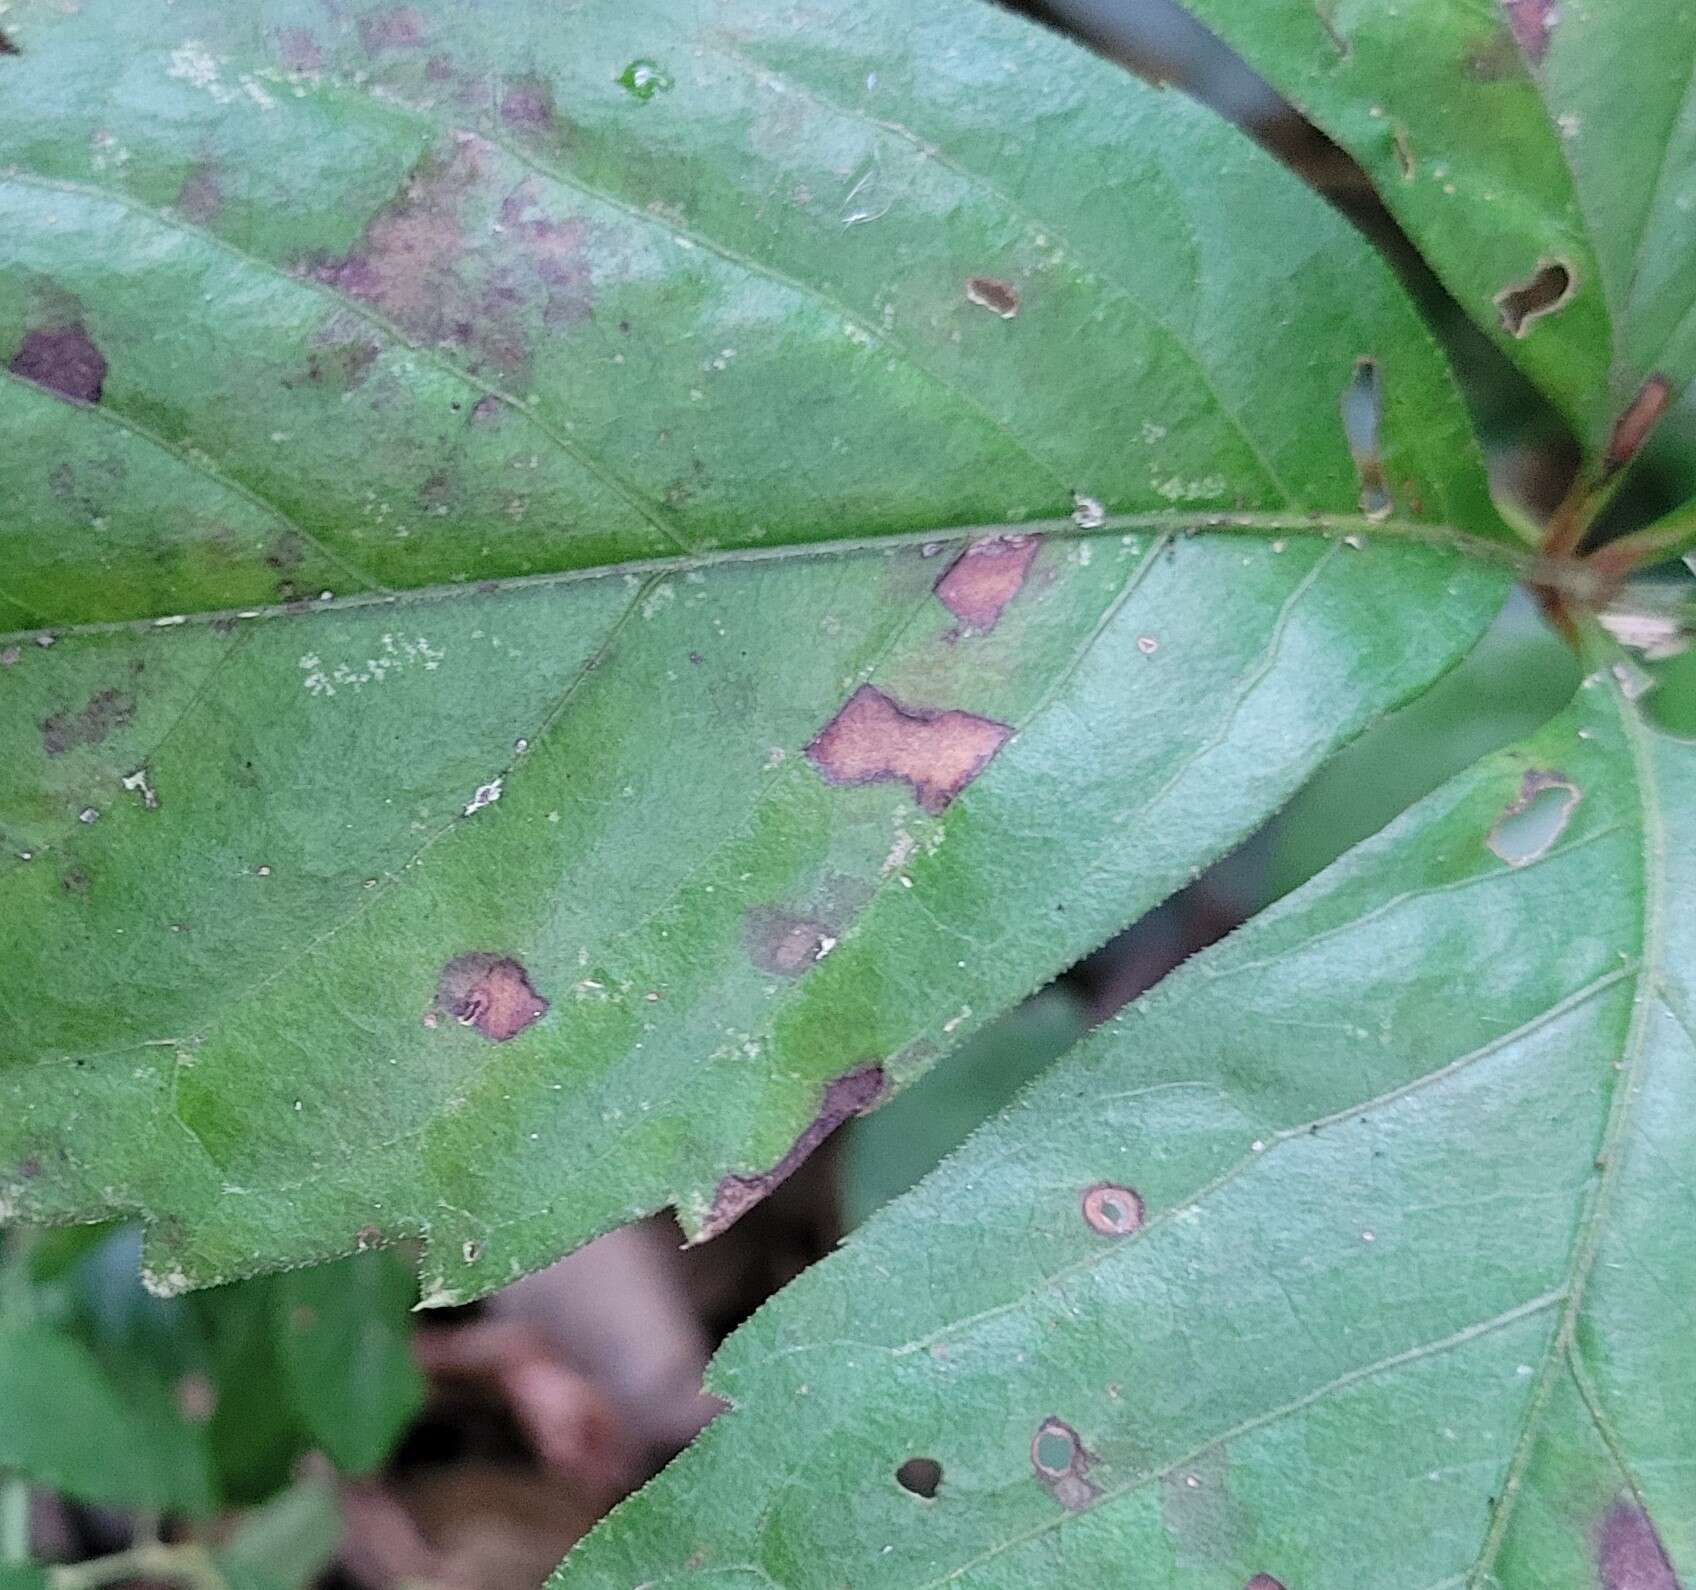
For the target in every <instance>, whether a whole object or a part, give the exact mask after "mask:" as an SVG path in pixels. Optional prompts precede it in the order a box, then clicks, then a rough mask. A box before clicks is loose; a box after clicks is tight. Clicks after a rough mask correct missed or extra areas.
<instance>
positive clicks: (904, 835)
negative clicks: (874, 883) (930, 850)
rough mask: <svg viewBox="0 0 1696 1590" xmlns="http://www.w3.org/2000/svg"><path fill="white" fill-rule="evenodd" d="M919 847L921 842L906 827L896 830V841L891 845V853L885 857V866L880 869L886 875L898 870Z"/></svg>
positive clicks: (910, 858)
mask: <svg viewBox="0 0 1696 1590" xmlns="http://www.w3.org/2000/svg"><path fill="white" fill-rule="evenodd" d="M918 847H919V842H918V840H916V839H915V838H914V837H913V836H912V835H911V834H910V833H908V832H907V830H906V829H905V828H902V829H899V830H897V831H896V835H895V843H894V844H893V845H891V846H890V849H889V854H888V855H887V856H885V857H884V858H883V866H882V867H881V868H880V869H879V870H880V871H881V872H882V874H883V876H884V877H886V878H887V877H888V876H889V875H890V873H892V872H898V871H900V869H901V868H902V867H904V866H906V865H907V863H908V862H909V861H911V860H912V858H913V852H914V851H915V850H917V849H918Z"/></svg>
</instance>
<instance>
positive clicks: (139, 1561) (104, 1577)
mask: <svg viewBox="0 0 1696 1590" xmlns="http://www.w3.org/2000/svg"><path fill="white" fill-rule="evenodd" d="M125 1579H173V1580H175V1581H176V1582H177V1583H178V1584H181V1585H183V1586H185V1587H186V1590H229V1586H228V1584H227V1582H226V1580H225V1578H224V1576H223V1574H221V1573H220V1572H219V1571H218V1565H217V1564H216V1563H215V1562H214V1561H213V1560H212V1558H211V1555H210V1554H209V1553H208V1552H207V1550H206V1548H205V1547H204V1546H201V1545H198V1544H196V1543H194V1542H184V1543H183V1544H182V1545H178V1546H167V1545H164V1544H162V1543H161V1542H159V1541H156V1540H155V1541H148V1542H146V1543H144V1544H143V1545H140V1546H132V1547H131V1548H130V1549H129V1550H128V1551H120V1552H115V1553H114V1554H113V1555H112V1556H110V1557H96V1558H95V1559H94V1560H93V1561H92V1562H77V1563H71V1564H70V1565H68V1566H66V1567H62V1568H53V1569H51V1570H49V1572H48V1577H47V1582H48V1584H49V1585H51V1586H52V1587H53V1590H99V1587H100V1586H102V1585H109V1584H118V1583H121V1582H122V1581H123V1580H125Z"/></svg>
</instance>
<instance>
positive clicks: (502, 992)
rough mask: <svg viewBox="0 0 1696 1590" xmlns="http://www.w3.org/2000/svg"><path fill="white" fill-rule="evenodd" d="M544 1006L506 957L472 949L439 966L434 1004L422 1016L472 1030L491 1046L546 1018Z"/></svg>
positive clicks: (432, 1022)
mask: <svg viewBox="0 0 1696 1590" xmlns="http://www.w3.org/2000/svg"><path fill="white" fill-rule="evenodd" d="M547 1010H548V1002H547V1000H545V999H543V998H542V996H541V995H540V994H538V993H537V992H536V990H535V989H534V988H532V987H531V986H530V975H529V973H528V972H526V971H525V969H524V967H523V966H521V965H520V964H519V963H518V962H517V961H515V960H513V959H512V958H511V957H510V956H504V955H491V954H488V953H486V952H482V951H478V952H474V953H472V954H469V955H457V956H455V957H454V958H453V959H452V960H451V961H449V962H448V963H447V965H446V966H444V967H443V968H442V975H441V979H440V981H439V982H438V984H437V987H436V1003H435V1005H434V1006H433V1007H432V1008H431V1010H430V1012H429V1013H428V1014H427V1015H426V1016H425V1018H424V1024H425V1025H426V1026H428V1027H434V1026H435V1025H436V1024H437V1021H438V1019H439V1018H440V1017H442V1016H447V1017H450V1018H451V1019H452V1020H454V1021H457V1022H458V1023H459V1024H460V1025H461V1026H462V1027H475V1028H476V1029H477V1031H478V1032H479V1033H481V1034H482V1035H483V1036H484V1037H485V1038H487V1039H488V1040H489V1041H490V1042H491V1043H506V1042H507V1041H508V1040H510V1039H513V1038H516V1037H517V1036H518V1035H519V1034H520V1033H521V1032H523V1031H524V1030H525V1029H526V1028H527V1027H529V1026H531V1025H533V1024H534V1023H535V1022H537V1021H540V1020H541V1018H542V1017H543V1016H544V1015H546V1014H547Z"/></svg>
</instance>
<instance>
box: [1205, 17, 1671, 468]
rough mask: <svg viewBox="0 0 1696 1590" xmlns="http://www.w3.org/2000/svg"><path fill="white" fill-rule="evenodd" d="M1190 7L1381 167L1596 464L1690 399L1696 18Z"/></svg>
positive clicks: (1484, 321)
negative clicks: (1651, 392) (1645, 420)
mask: <svg viewBox="0 0 1696 1590" xmlns="http://www.w3.org/2000/svg"><path fill="white" fill-rule="evenodd" d="M1187 9H1189V10H1190V11H1192V12H1193V13H1194V14H1195V15H1196V16H1197V17H1199V18H1200V19H1201V20H1202V21H1203V22H1205V23H1207V25H1208V26H1209V27H1211V28H1212V29H1213V30H1214V31H1215V32H1217V33H1218V34H1219V35H1220V36H1221V37H1222V38H1223V39H1224V40H1225V41H1226V42H1227V43H1228V44H1230V45H1231V46H1232V47H1233V48H1235V49H1236V50H1238V51H1239V52H1240V53H1241V54H1242V55H1243V56H1244V57H1245V58H1246V59H1247V60H1248V62H1249V63H1250V65H1252V66H1254V67H1255V68H1256V69H1257V70H1258V71H1260V72H1261V73H1262V74H1264V75H1265V76H1266V77H1268V78H1269V79H1270V80H1271V81H1272V82H1273V83H1274V84H1275V85H1276V86H1277V87H1278V88H1279V89H1281V90H1282V91H1283V92H1284V93H1285V94H1286V95H1287V96H1288V97H1289V98H1290V99H1291V100H1292V101H1293V102H1294V103H1295V105H1296V107H1297V109H1299V110H1300V111H1301V112H1302V113H1303V115H1305V116H1307V117H1308V118H1309V119H1311V120H1312V121H1314V122H1315V123H1316V124H1317V125H1318V126H1319V127H1321V128H1322V129H1323V130H1324V131H1325V132H1327V133H1329V134H1330V135H1331V137H1332V138H1334V139H1336V141H1337V142H1338V143H1340V144H1342V146H1343V147H1344V148H1345V149H1347V150H1348V151H1349V152H1350V153H1351V154H1353V155H1354V156H1355V158H1356V159H1357V160H1359V161H1360V162H1361V164H1362V165H1363V166H1364V167H1365V168H1366V171H1367V173H1368V175H1369V176H1370V177H1371V179H1372V181H1373V185H1374V186H1375V187H1376V188H1377V190H1378V193H1379V194H1380V196H1381V197H1382V198H1383V200H1384V202H1385V204H1386V205H1388V207H1389V209H1390V211H1391V213H1392V214H1393V215H1394V216H1395V217H1396V219H1397V220H1398V221H1400V222H1401V224H1402V225H1403V227H1405V228H1406V229H1407V231H1408V233H1409V234H1410V235H1411V237H1412V238H1413V240H1414V243H1415V244H1416V246H1417V247H1418V248H1419V250H1420V251H1421V252H1422V253H1423V254H1424V255H1425V257H1426V259H1427V260H1428V261H1429V262H1430V263H1431V264H1432V266H1433V267H1434V268H1435V269H1436V271H1437V273H1438V275H1439V276H1441V277H1442V279H1443V281H1444V283H1445V284H1446V285H1447V286H1448V288H1449V290H1450V291H1451V292H1452V293H1453V294H1454V295H1455V297H1456V299H1457V300H1458V301H1459V302H1460V304H1461V306H1462V307H1463V308H1464V309H1465V310H1466V312H1467V313H1468V314H1469V315H1470V316H1471V317H1472V318H1473V320H1475V321H1476V322H1477V323H1478V324H1479V325H1480V326H1483V327H1485V328H1487V329H1489V330H1491V331H1492V332H1493V333H1494V335H1495V337H1496V340H1497V341H1498V343H1499V344H1500V345H1501V346H1502V347H1503V348H1504V349H1505V350H1506V351H1507V352H1508V353H1509V354H1510V355H1511V356H1512V357H1513V358H1514V360H1515V362H1516V363H1518V364H1519V365H1520V366H1521V368H1523V369H1524V370H1525V371H1526V373H1527V374H1528V375H1530V376H1531V377H1532V379H1533V380H1534V381H1536V382H1537V384H1538V385H1539V386H1540V387H1541V388H1542V389H1543V390H1544V391H1545V392H1546V393H1547V394H1548V395H1549V396H1550V397H1551V398H1552V399H1553V400H1554V401H1555V403H1556V404H1557V406H1558V407H1560V408H1561V409H1562V410H1563V411H1564V412H1565V414H1566V416H1567V417H1568V419H1569V420H1571V422H1572V423H1573V425H1574V427H1575V428H1576V430H1577V431H1578V434H1579V436H1580V439H1581V440H1582V441H1583V442H1584V443H1585V444H1586V447H1587V450H1588V451H1589V453H1590V454H1591V456H1592V457H1593V458H1595V459H1598V460H1600V459H1601V458H1603V456H1604V455H1605V454H1606V453H1607V452H1608V449H1609V439H1610V437H1611V435H1612V434H1613V430H1614V426H1615V424H1616V422H1618V421H1619V420H1620V419H1621V418H1622V416H1624V415H1625V414H1626V413H1627V411H1628V410H1629V409H1630V408H1631V405H1632V403H1633V401H1634V400H1636V399H1637V398H1638V396H1639V394H1640V393H1642V392H1643V391H1644V389H1645V386H1646V384H1647V383H1649V382H1650V380H1651V378H1652V377H1656V376H1659V377H1661V378H1663V379H1664V380H1665V382H1666V383H1667V390H1666V392H1665V393H1663V394H1662V396H1663V397H1665V396H1671V397H1674V398H1676V396H1677V395H1678V393H1679V392H1680V391H1682V390H1683V388H1684V387H1685V385H1686V383H1687V382H1688V381H1689V379H1690V376H1691V374H1692V371H1693V369H1696V251H1693V249H1692V244H1693V242H1696V215H1693V214H1692V212H1691V190H1690V172H1691V170H1692V169H1693V162H1696V94H1692V93H1691V88H1690V85H1691V82H1692V80H1693V76H1696V15H1693V14H1691V13H1690V12H1688V11H1687V10H1685V9H1683V8H1681V7H1678V6H1673V5H1665V4H1646V5H1637V6H1582V5H1562V4H1557V3H1556V0H1489V3H1487V4H1482V5H1480V4H1475V3H1471V0H1432V3H1427V4H1422V5H1420V6H1417V7H1413V6H1408V7H1397V6H1380V5H1362V4H1356V3H1354V0H1271V3H1268V4H1262V5H1254V6H1245V5H1241V4H1236V3H1234V0H1188V3H1187ZM1624 84H1629V85H1630V91H1629V93H1623V94H1622V93H1621V86H1622V85H1624ZM1563 284H1564V285H1563ZM1539 306H1542V307H1541V309H1539ZM1516 326H1517V330H1515V329H1514V328H1515V327H1516ZM1651 401H1653V400H1652V399H1651Z"/></svg>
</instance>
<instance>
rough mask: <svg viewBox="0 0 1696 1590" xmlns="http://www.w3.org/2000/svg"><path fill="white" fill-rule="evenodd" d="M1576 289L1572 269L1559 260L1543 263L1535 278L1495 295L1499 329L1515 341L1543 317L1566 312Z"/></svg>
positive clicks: (1504, 289) (1575, 280)
mask: <svg viewBox="0 0 1696 1590" xmlns="http://www.w3.org/2000/svg"><path fill="white" fill-rule="evenodd" d="M1577 286H1578V280H1577V278H1576V277H1575V276H1574V275H1573V274H1572V268H1571V267H1570V266H1568V265H1565V264H1563V263H1562V262H1561V261H1560V260H1558V259H1557V260H1545V261H1544V262H1543V263H1542V264H1541V265H1539V266H1538V267H1537V270H1536V272H1535V274H1533V275H1532V276H1530V277H1528V278H1527V279H1526V280H1525V281H1523V282H1518V283H1516V284H1515V285H1513V286H1512V287H1504V288H1503V289H1502V290H1501V291H1500V292H1499V293H1497V294H1496V308H1497V309H1498V310H1500V311H1501V316H1502V329H1503V330H1504V331H1506V332H1508V333H1509V334H1510V335H1512V336H1515V337H1523V336H1524V335H1525V334H1526V333H1527V332H1528V331H1529V330H1530V329H1531V327H1532V326H1533V325H1534V324H1535V323H1536V322H1537V321H1539V320H1541V319H1542V318H1543V317H1544V316H1545V315H1552V314H1554V313H1555V312H1556V311H1557V310H1560V309H1565V308H1566V306H1567V305H1568V304H1569V303H1571V302H1572V295H1573V292H1574V291H1575V289H1576V288H1577Z"/></svg>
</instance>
